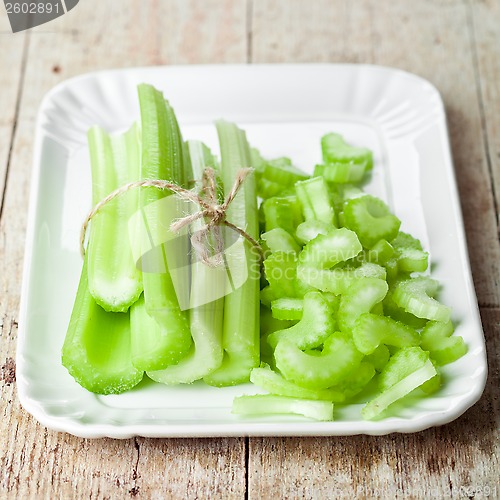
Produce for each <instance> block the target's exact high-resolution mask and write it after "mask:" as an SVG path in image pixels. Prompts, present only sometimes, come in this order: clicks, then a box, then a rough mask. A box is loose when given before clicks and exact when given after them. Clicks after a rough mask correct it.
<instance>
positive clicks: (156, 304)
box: [132, 84, 191, 369]
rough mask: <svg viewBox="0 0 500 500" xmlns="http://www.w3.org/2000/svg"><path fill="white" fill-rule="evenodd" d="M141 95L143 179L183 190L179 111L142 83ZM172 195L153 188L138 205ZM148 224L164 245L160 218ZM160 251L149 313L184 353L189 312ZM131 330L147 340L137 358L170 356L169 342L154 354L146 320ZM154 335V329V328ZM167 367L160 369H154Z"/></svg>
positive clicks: (149, 289) (146, 279) (148, 285)
mask: <svg viewBox="0 0 500 500" xmlns="http://www.w3.org/2000/svg"><path fill="white" fill-rule="evenodd" d="M138 91H139V103H140V109H141V124H142V127H141V128H142V162H141V178H142V179H168V180H170V181H173V182H176V183H177V184H180V185H181V186H182V185H184V184H185V181H186V178H185V172H184V170H185V168H184V161H183V142H182V138H181V135H180V131H179V126H178V124H177V119H176V117H175V113H174V110H173V109H172V108H171V107H170V105H169V104H168V103H167V102H166V101H165V99H164V98H163V94H162V93H161V92H159V91H158V90H156V89H155V88H154V87H152V86H151V85H146V84H141V85H139V87H138ZM168 195H169V193H168V192H164V191H160V190H158V189H156V188H153V187H147V188H142V189H141V191H140V196H139V205H140V207H141V209H143V208H144V207H146V206H147V205H149V204H151V203H153V202H155V201H158V200H161V199H162V198H164V197H165V196H168ZM153 206H155V205H153ZM162 208H163V207H162ZM156 212H158V210H156ZM154 213H155V212H154ZM146 219H148V220H146ZM144 222H145V224H146V225H147V230H148V236H149V240H151V241H152V242H158V241H162V235H163V233H164V228H163V227H162V224H161V220H160V218H159V217H158V218H157V219H155V218H151V217H146V216H145V217H144ZM144 245H150V241H147V242H146V241H145V242H144ZM158 250H159V251H158V252H157V253H156V255H157V256H158V260H159V262H158V263H157V265H158V269H156V270H155V272H146V270H144V271H143V284H144V306H145V311H146V312H147V313H148V314H149V316H151V318H152V319H153V320H154V321H156V322H157V323H158V325H159V328H160V329H161V331H162V332H163V333H165V334H166V333H167V332H170V334H171V335H173V336H174V337H175V339H178V338H179V335H181V336H182V338H183V339H184V342H182V343H181V344H179V352H183V353H185V352H186V349H185V345H186V344H188V343H189V344H190V343H191V333H190V330H189V321H188V318H187V314H186V312H185V311H181V309H180V306H179V301H178V298H177V294H176V292H175V288H174V285H173V283H172V278H171V276H170V272H169V269H168V263H167V256H166V249H165V245H161V246H160V247H159V249H158ZM179 251H185V252H188V245H187V241H186V247H185V249H184V248H183V249H179ZM172 324H175V328H172V327H171V325H172ZM132 328H133V329H134V330H135V329H136V328H137V329H138V330H137V331H134V332H133V336H134V337H135V338H144V342H135V343H134V350H136V351H135V352H134V357H136V358H137V359H144V358H148V359H153V358H155V357H157V358H158V359H165V358H164V356H165V353H164V352H163V351H162V349H163V348H165V347H168V349H170V346H171V345H172V344H171V343H170V342H168V341H166V340H165V342H162V343H159V344H157V348H158V352H157V354H155V353H154V352H153V351H152V350H151V349H152V348H153V346H154V344H153V343H152V342H150V339H149V335H150V333H151V331H150V330H148V328H146V327H145V326H144V324H142V323H141V322H134V324H133V326H132ZM153 331H155V330H154V329H153ZM146 339H148V340H146ZM141 351H143V352H141ZM165 367H166V366H156V367H155V368H154V369H160V368H165Z"/></svg>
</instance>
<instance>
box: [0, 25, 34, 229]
mask: <svg viewBox="0 0 500 500" xmlns="http://www.w3.org/2000/svg"><path fill="white" fill-rule="evenodd" d="M29 38H30V36H29V35H26V37H25V38H24V45H23V53H22V59H21V76H20V78H19V83H18V85H17V97H16V107H15V111H14V122H13V124H12V133H11V136H10V142H9V152H8V154H7V165H6V167H5V179H4V185H3V189H2V197H1V199H0V220H2V214H3V207H4V203H5V194H6V192H7V184H8V180H9V171H10V164H11V162H12V153H13V151H14V140H15V138H16V132H17V124H18V121H19V110H20V107H21V99H22V96H23V89H24V76H25V74H26V64H27V62H28V47H29Z"/></svg>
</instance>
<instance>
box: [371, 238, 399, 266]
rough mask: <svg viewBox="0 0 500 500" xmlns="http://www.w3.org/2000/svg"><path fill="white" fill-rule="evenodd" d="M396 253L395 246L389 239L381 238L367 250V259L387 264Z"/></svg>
mask: <svg viewBox="0 0 500 500" xmlns="http://www.w3.org/2000/svg"><path fill="white" fill-rule="evenodd" d="M393 255H394V247H393V246H392V245H391V244H390V243H389V242H388V241H387V240H384V239H382V240H379V241H377V243H375V245H374V246H373V248H371V249H370V250H367V251H365V256H366V260H367V261H368V262H374V263H376V264H385V263H386V262H387V261H388V260H389V259H390V258H391V257H392V256H393Z"/></svg>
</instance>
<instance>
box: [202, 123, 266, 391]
mask: <svg viewBox="0 0 500 500" xmlns="http://www.w3.org/2000/svg"><path fill="white" fill-rule="evenodd" d="M216 125H217V133H218V135H219V143H220V151H221V169H222V179H223V182H224V192H225V194H226V196H227V194H228V193H229V191H230V189H231V188H232V185H233V183H234V179H235V177H236V174H237V172H238V171H239V169H241V168H244V167H247V166H248V165H250V163H251V158H250V148H249V146H248V142H247V139H246V135H245V133H244V132H243V131H242V130H240V129H239V128H238V127H237V126H236V125H234V124H233V123H229V122H225V121H218V122H217V124H216ZM227 220H229V221H231V222H232V223H233V224H235V225H236V226H239V227H242V228H245V231H246V232H247V233H248V234H249V235H250V236H252V237H253V238H255V239H258V237H259V234H258V232H259V219H258V212H257V195H256V187H255V178H254V177H253V176H250V177H247V178H246V180H245V182H244V184H243V186H242V188H241V189H240V191H239V192H238V194H237V195H236V197H235V198H234V200H233V202H232V203H231V205H230V206H229V208H228V210H227ZM244 245H245V247H244V248H245V253H246V258H245V262H244V264H245V265H246V266H247V270H248V278H247V280H246V281H245V282H244V283H243V285H242V286H240V287H239V288H237V289H236V290H234V291H232V292H231V293H229V294H228V295H226V296H225V297H224V326H223V335H222V345H223V348H224V359H223V361H222V365H221V366H220V368H218V369H217V370H215V371H214V372H212V373H211V374H210V375H208V376H207V377H205V378H204V380H205V382H206V383H208V384H210V385H215V386H227V385H235V384H239V383H243V382H245V381H248V380H249V378H250V371H251V370H252V368H255V367H256V366H258V364H259V351H260V327H259V308H260V304H259V285H260V275H259V273H258V272H256V270H259V269H260V256H259V255H258V253H257V252H256V251H255V249H253V248H250V246H249V244H248V242H247V241H246V240H245V242H244Z"/></svg>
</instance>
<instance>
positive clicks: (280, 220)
mask: <svg viewBox="0 0 500 500" xmlns="http://www.w3.org/2000/svg"><path fill="white" fill-rule="evenodd" d="M262 210H263V212H264V218H265V226H266V231H270V230H271V229H274V228H276V227H281V228H283V229H284V230H285V231H288V232H289V233H290V234H295V229H296V227H297V226H298V225H299V224H300V223H301V222H302V214H301V213H300V207H299V206H298V202H297V199H296V198H295V197H294V196H287V197H282V198H277V197H274V198H269V199H267V200H264V202H263V203H262Z"/></svg>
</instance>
